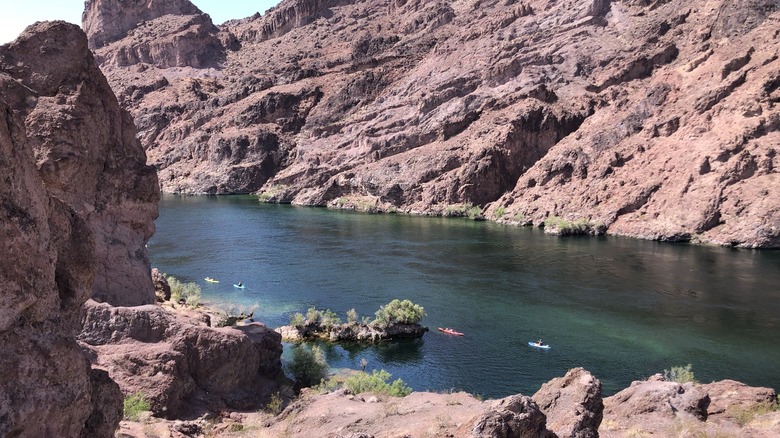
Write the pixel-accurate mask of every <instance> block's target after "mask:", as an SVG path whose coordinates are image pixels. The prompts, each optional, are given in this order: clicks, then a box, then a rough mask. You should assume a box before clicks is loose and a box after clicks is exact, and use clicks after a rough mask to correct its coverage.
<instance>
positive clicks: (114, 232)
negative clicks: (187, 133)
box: [0, 22, 159, 437]
mask: <svg viewBox="0 0 780 438" xmlns="http://www.w3.org/2000/svg"><path fill="white" fill-rule="evenodd" d="M0 115H2V117H0V120H2V121H0V167H1V168H2V174H3V175H4V177H3V179H2V182H0V200H1V201H0V205H1V206H2V207H0V217H2V220H0V223H1V224H2V225H0V229H2V240H3V242H4V245H5V246H4V255H3V258H2V260H0V337H1V338H2V342H0V435H2V436H20V437H39V436H69V437H78V436H84V437H86V436H90V437H93V436H94V437H108V436H113V434H114V431H115V430H116V428H117V425H118V423H119V420H120V417H121V409H122V408H121V406H122V394H121V392H120V390H119V387H118V386H117V385H116V383H115V382H113V381H112V380H111V379H110V378H108V377H107V375H106V374H105V373H104V372H101V371H100V370H90V366H89V362H88V361H87V359H86V358H85V357H84V355H83V353H82V351H81V349H80V348H79V345H78V344H77V342H76V338H75V332H76V329H77V327H78V323H79V309H80V307H81V306H82V304H83V303H84V302H85V301H86V300H87V299H88V298H89V297H90V295H94V296H98V297H101V298H104V299H109V298H110V299H114V298H115V299H117V300H119V301H128V302H136V303H138V302H144V301H148V300H149V297H151V299H153V295H150V294H147V292H149V293H151V291H152V289H151V281H149V275H148V274H149V266H148V261H147V260H146V253H145V251H144V249H143V248H144V244H145V243H146V239H148V237H149V236H150V235H151V232H152V230H153V225H152V219H153V218H154V217H155V215H156V201H157V197H158V196H159V189H158V186H157V179H156V176H155V172H154V169H153V168H151V167H147V166H146V165H145V155H144V151H143V149H142V148H141V146H140V144H139V143H138V142H137V140H135V137H134V130H133V124H132V121H131V119H130V117H129V115H128V114H127V113H125V112H123V111H121V110H120V108H119V106H118V104H117V101H116V99H115V98H114V96H113V94H112V92H111V89H110V88H109V86H108V84H107V82H106V80H105V77H103V75H102V74H101V73H100V71H99V70H98V69H97V66H96V65H95V62H94V60H93V58H92V55H91V54H90V52H89V50H88V49H87V39H86V36H85V35H84V33H83V32H81V30H80V29H79V28H78V27H77V26H75V25H71V24H67V23H64V22H53V23H37V24H35V25H33V26H30V27H29V28H28V29H27V30H26V31H25V32H24V33H23V34H22V35H21V36H20V37H19V38H18V39H17V40H16V41H14V42H12V43H10V44H8V45H4V46H0ZM114 294H116V295H114Z"/></svg>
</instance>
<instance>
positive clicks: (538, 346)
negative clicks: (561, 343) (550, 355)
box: [528, 341, 550, 350]
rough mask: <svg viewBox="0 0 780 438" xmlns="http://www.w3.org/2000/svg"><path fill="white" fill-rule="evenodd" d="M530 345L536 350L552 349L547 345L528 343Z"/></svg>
mask: <svg viewBox="0 0 780 438" xmlns="http://www.w3.org/2000/svg"><path fill="white" fill-rule="evenodd" d="M528 345H529V346H531V347H535V348H541V349H542V350H549V349H550V346H549V345H547V344H542V345H539V344H537V343H536V342H531V341H528Z"/></svg>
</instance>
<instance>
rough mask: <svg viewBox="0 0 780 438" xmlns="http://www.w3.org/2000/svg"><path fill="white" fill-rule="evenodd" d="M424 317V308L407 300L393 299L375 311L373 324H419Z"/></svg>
mask: <svg viewBox="0 0 780 438" xmlns="http://www.w3.org/2000/svg"><path fill="white" fill-rule="evenodd" d="M423 317H425V309H423V307H422V306H420V305H418V304H414V303H413V302H411V301H409V300H403V301H401V300H399V299H395V300H393V301H390V302H389V303H387V304H386V305H384V306H382V307H380V308H379V310H377V311H376V319H374V321H373V322H372V324H373V325H376V326H379V327H387V326H389V325H391V324H419V323H420V321H422V319H423Z"/></svg>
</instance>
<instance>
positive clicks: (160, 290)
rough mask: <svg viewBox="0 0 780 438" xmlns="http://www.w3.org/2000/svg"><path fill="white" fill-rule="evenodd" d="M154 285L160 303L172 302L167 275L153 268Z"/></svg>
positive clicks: (155, 294)
mask: <svg viewBox="0 0 780 438" xmlns="http://www.w3.org/2000/svg"><path fill="white" fill-rule="evenodd" d="M152 284H153V285H154V296H155V297H156V298H157V302H158V303H163V302H165V301H170V299H171V285H170V284H168V280H167V279H166V278H165V275H163V273H162V272H160V270H159V269H157V268H152Z"/></svg>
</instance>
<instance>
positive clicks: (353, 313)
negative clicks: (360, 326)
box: [347, 309, 358, 324]
mask: <svg viewBox="0 0 780 438" xmlns="http://www.w3.org/2000/svg"><path fill="white" fill-rule="evenodd" d="M357 320H358V313H357V310H355V309H349V310H347V322H348V323H350V324H354V323H356V322H357Z"/></svg>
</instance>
